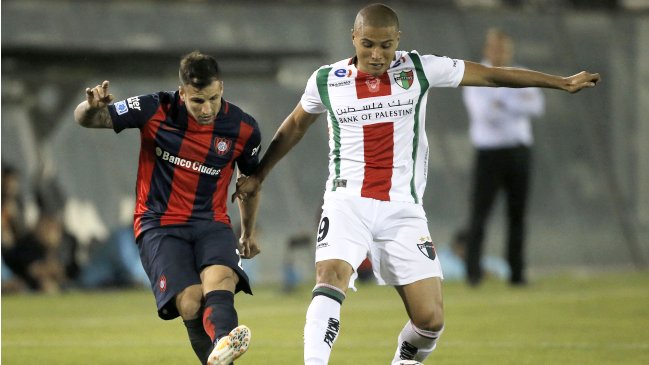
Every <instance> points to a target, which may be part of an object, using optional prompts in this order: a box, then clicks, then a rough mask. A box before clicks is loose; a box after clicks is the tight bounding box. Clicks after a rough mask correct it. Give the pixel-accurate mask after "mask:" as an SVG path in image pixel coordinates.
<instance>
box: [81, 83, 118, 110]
mask: <svg viewBox="0 0 649 365" xmlns="http://www.w3.org/2000/svg"><path fill="white" fill-rule="evenodd" d="M109 85H110V82H108V80H106V81H104V82H102V83H101V85H97V86H95V87H93V88H92V89H91V88H86V101H87V102H88V105H89V106H90V108H92V109H99V108H103V107H105V106H106V105H108V104H110V102H112V101H113V94H110V93H109V92H108V86H109Z"/></svg>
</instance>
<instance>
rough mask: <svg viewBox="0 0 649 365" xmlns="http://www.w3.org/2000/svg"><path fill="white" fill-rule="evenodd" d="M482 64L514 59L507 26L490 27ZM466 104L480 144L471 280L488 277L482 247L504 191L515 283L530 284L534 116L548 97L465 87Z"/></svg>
mask: <svg viewBox="0 0 649 365" xmlns="http://www.w3.org/2000/svg"><path fill="white" fill-rule="evenodd" d="M483 53H484V58H483V60H482V64H484V65H486V66H493V67H502V68H504V67H511V66H514V67H519V66H516V65H513V57H514V42H513V40H512V38H511V37H510V36H509V35H507V34H506V33H505V32H503V31H502V30H499V29H496V28H492V29H489V30H488V31H487V34H486V37H485V43H484V48H483ZM463 96H464V104H465V105H466V108H467V111H468V114H469V119H470V137H471V143H472V144H473V147H474V150H475V161H474V166H473V182H472V188H471V189H472V190H471V197H470V198H471V206H470V212H469V228H470V235H469V238H468V245H467V250H466V265H467V281H468V283H469V284H470V285H479V284H480V281H481V280H482V273H483V269H482V267H481V263H482V261H481V257H482V247H483V240H484V236H485V230H486V229H485V228H486V225H487V221H488V218H489V215H490V213H491V210H492V207H493V203H494V202H495V201H496V198H497V197H498V195H499V193H500V192H501V191H502V192H503V193H504V195H505V197H506V201H507V205H506V207H507V245H506V246H507V253H506V256H507V262H508V263H509V267H510V271H511V277H510V278H509V282H510V283H511V284H512V285H525V284H526V282H527V279H526V275H525V268H526V265H525V238H526V237H525V236H526V225H525V223H526V219H525V218H526V213H527V202H528V195H529V185H530V181H531V173H532V145H533V141H534V138H533V134H532V123H531V119H532V118H533V117H539V116H541V115H542V114H543V112H544V108H545V103H544V97H543V93H542V92H541V90H540V89H538V88H532V87H528V88H482V87H465V88H464V90H463Z"/></svg>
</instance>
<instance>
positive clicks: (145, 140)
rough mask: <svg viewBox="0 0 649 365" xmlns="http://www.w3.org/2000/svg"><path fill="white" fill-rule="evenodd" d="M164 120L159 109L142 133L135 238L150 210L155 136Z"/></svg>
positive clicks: (136, 193) (134, 225) (154, 161)
mask: <svg viewBox="0 0 649 365" xmlns="http://www.w3.org/2000/svg"><path fill="white" fill-rule="evenodd" d="M162 119H164V112H163V111H162V109H158V111H157V112H156V113H155V115H153V116H152V117H151V120H149V122H148V123H146V124H145V125H144V127H143V128H142V131H141V133H140V161H139V164H138V169H137V180H136V181H137V185H136V190H135V217H134V218H135V219H134V221H133V229H134V231H135V237H138V236H139V235H140V233H142V216H143V215H144V213H146V212H147V211H148V210H149V208H148V207H147V205H146V203H147V199H148V197H149V190H151V178H152V176H153V168H154V167H155V164H156V161H157V158H156V155H155V136H156V134H157V133H158V128H159V127H160V122H159V120H162Z"/></svg>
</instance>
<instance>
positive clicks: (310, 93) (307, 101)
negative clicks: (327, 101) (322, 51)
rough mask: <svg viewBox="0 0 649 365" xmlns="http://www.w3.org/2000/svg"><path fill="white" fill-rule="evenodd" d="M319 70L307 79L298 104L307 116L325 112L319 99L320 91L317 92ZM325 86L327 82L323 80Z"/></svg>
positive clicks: (325, 109)
mask: <svg viewBox="0 0 649 365" xmlns="http://www.w3.org/2000/svg"><path fill="white" fill-rule="evenodd" d="M319 71H320V70H317V71H315V72H314V73H313V74H311V77H309V81H307V83H306V88H305V89H304V94H302V98H301V99H300V104H302V109H304V111H305V112H307V113H309V114H320V113H324V112H325V111H327V108H326V107H325V105H324V103H323V102H322V99H321V98H320V91H318V74H319ZM324 82H325V85H326V82H327V80H326V79H325V80H324Z"/></svg>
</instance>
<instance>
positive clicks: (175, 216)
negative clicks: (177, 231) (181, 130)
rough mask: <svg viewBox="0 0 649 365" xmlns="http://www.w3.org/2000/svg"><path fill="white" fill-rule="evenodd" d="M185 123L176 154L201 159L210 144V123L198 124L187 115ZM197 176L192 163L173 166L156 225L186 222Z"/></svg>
mask: <svg viewBox="0 0 649 365" xmlns="http://www.w3.org/2000/svg"><path fill="white" fill-rule="evenodd" d="M188 123H190V126H189V128H188V129H187V131H186V132H185V138H184V139H183V142H182V144H181V145H180V150H179V151H178V156H179V157H181V158H183V159H185V160H187V161H189V163H190V164H193V163H194V162H201V163H202V162H203V161H205V159H206V157H207V154H208V152H209V150H210V146H211V145H212V132H211V131H212V129H213V126H212V125H210V126H201V125H199V124H198V123H196V122H195V121H194V120H192V119H191V118H188ZM200 177H201V174H200V173H199V172H197V171H195V170H193V169H192V166H180V165H176V166H175V168H174V177H173V181H172V183H171V195H170V196H169V201H168V202H167V210H166V211H165V213H164V215H163V216H162V217H161V218H160V225H163V226H164V225H167V224H178V223H184V222H187V220H188V219H189V217H190V216H191V215H192V211H193V208H194V200H195V198H196V188H197V186H198V179H199V178H200Z"/></svg>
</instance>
